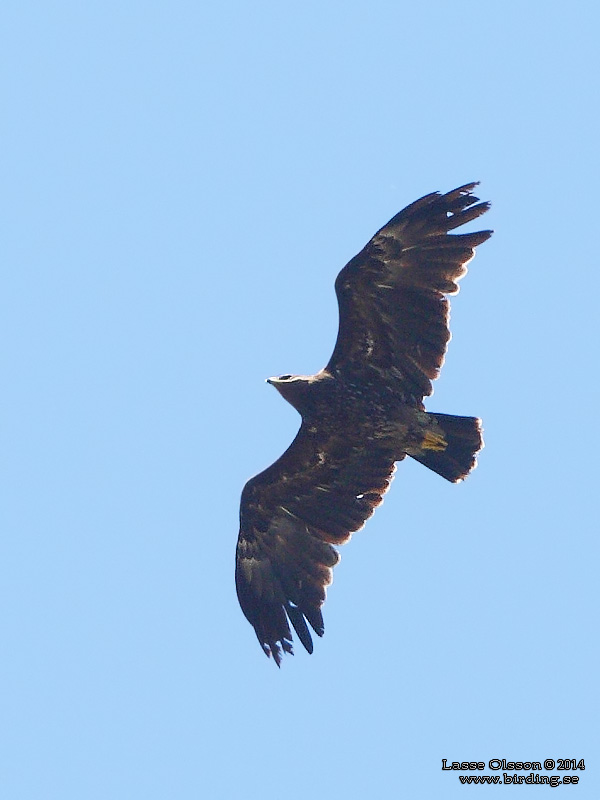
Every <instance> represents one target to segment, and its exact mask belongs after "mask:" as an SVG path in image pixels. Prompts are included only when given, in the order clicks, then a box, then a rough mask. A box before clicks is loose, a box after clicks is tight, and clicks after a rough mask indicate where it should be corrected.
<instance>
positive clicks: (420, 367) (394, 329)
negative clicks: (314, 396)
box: [326, 183, 492, 401]
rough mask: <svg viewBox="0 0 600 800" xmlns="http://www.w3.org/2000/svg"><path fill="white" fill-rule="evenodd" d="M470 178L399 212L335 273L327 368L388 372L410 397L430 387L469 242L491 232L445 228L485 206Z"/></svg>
mask: <svg viewBox="0 0 600 800" xmlns="http://www.w3.org/2000/svg"><path fill="white" fill-rule="evenodd" d="M475 186H477V183H469V184H466V185H465V186H461V187H459V188H458V189H454V190H453V191H451V192H448V193H447V194H443V195H441V194H439V193H438V192H434V193H432V194H428V195H426V196H425V197H422V198H421V199H420V200H417V201H416V202H414V203H411V205H409V206H407V207H406V208H405V209H404V210H403V211H400V213H398V214H396V216H395V217H393V219H391V220H390V221H389V222H388V224H387V225H385V226H384V227H383V228H381V230H380V231H378V233H376V234H375V236H374V237H373V238H372V239H371V241H370V242H369V243H368V244H367V246H366V247H365V248H364V249H363V250H361V252H360V253H359V254H358V255H357V256H355V257H354V258H353V259H352V260H351V261H350V262H349V263H348V264H347V265H346V266H345V267H344V269H343V270H342V271H341V272H340V274H339V275H338V277H337V280H336V282H335V290H336V294H337V298H338V304H339V311H340V323H339V331H338V337H337V341H336V344H335V349H334V351H333V355H332V356H331V359H330V361H329V363H328V365H327V367H326V369H327V370H328V371H329V372H337V373H338V374H342V373H346V374H349V373H355V374H363V373H364V370H365V369H367V370H369V369H374V370H377V371H379V372H380V373H381V372H383V373H385V378H386V380H387V381H389V382H392V383H394V384H395V388H396V389H399V390H400V391H402V392H403V393H404V394H405V395H407V399H408V398H412V399H414V400H416V401H420V400H421V399H422V398H423V397H424V396H426V395H430V394H431V392H432V391H433V389H432V386H431V381H432V380H434V379H435V378H437V377H438V375H439V371H440V368H441V366H442V364H443V362H444V355H445V353H446V347H447V344H448V341H449V339H450V331H449V328H448V320H449V308H450V304H449V302H448V300H447V299H446V297H445V296H444V295H447V294H455V293H456V292H457V291H458V285H457V283H456V282H457V281H458V280H459V279H460V278H462V276H463V275H464V274H465V273H466V271H467V269H466V265H467V263H468V262H469V261H470V260H471V259H472V258H473V256H474V254H475V251H474V248H475V247H476V246H477V245H479V244H481V243H482V242H485V240H486V239H488V238H489V237H490V236H491V235H492V231H479V232H477V233H464V234H450V233H449V232H450V231H451V230H453V229H454V228H458V227H459V226H460V225H464V224H465V223H466V222H470V221H471V220H473V219H476V218H477V217H479V216H480V215H481V214H483V213H484V212H485V211H487V210H488V208H489V203H480V202H479V198H478V197H475V196H474V195H473V194H472V193H471V192H472V190H473V189H474V188H475Z"/></svg>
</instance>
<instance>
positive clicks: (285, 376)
mask: <svg viewBox="0 0 600 800" xmlns="http://www.w3.org/2000/svg"><path fill="white" fill-rule="evenodd" d="M291 377H292V376H291V375H280V376H279V378H278V380H280V381H289V379H290V378H291Z"/></svg>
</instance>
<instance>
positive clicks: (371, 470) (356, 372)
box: [235, 183, 492, 665]
mask: <svg viewBox="0 0 600 800" xmlns="http://www.w3.org/2000/svg"><path fill="white" fill-rule="evenodd" d="M476 185H477V184H476V183H470V184H467V185H466V186H461V187H460V188H458V189H455V190H454V191H452V192H448V193H447V194H444V195H440V194H439V193H438V192H434V193H433V194H428V195H426V196H425V197H422V198H421V199H420V200H417V201H416V202H415V203H412V204H411V205H409V206H407V207H406V208H405V209H404V210H403V211H401V212H400V213H399V214H396V216H395V217H394V218H393V219H391V220H390V221H389V222H388V224H387V225H385V226H384V227H383V228H382V229H381V230H380V231H379V232H378V233H376V234H375V236H374V237H373V238H372V239H371V241H370V242H369V243H368V244H367V246H366V247H365V248H364V249H363V250H362V251H361V252H360V253H359V254H358V255H357V256H355V257H354V258H353V259H352V260H351V261H350V262H349V263H348V264H347V265H346V266H345V267H344V269H343V270H342V271H341V272H340V274H339V275H338V277H337V280H336V282H335V290H336V293H337V298H338V304H339V311H340V324H339V332H338V337H337V341H336V345H335V348H334V351H333V355H332V356H331V359H330V361H329V363H328V364H327V366H326V367H325V368H324V369H323V370H321V372H319V373H317V374H316V375H311V376H298V375H295V376H293V375H284V376H281V377H280V378H271V379H270V380H269V383H271V384H272V385H274V386H275V388H276V389H278V391H279V392H280V393H281V394H282V395H283V397H284V398H285V399H286V400H288V402H290V403H291V404H292V405H293V406H294V407H295V408H296V409H297V410H298V411H299V412H300V414H301V415H302V425H301V427H300V430H299V432H298V434H297V436H296V438H295V439H294V441H293V443H292V444H291V445H290V447H289V448H288V449H287V450H286V452H285V453H284V454H283V455H282V456H281V458H279V459H278V460H277V461H276V462H275V463H274V464H272V465H271V466H270V467H269V468H268V469H266V470H265V471H264V472H261V473H260V475H257V476H256V477H254V478H252V479H251V480H250V481H248V483H247V484H246V486H245V487H244V491H243V493H242V502H241V509H240V534H239V539H238V545H237V557H236V572H235V576H236V587H237V593H238V598H239V601H240V605H241V607H242V611H243V612H244V614H245V616H246V618H247V619H248V621H249V622H250V624H251V625H253V627H254V630H255V632H256V635H257V637H258V641H259V642H260V644H261V646H262V648H263V650H264V652H265V653H266V654H267V655H268V656H270V655H272V656H273V658H274V659H275V661H276V663H277V665H279V664H280V662H281V657H282V651H283V652H286V653H291V652H292V635H291V631H290V625H289V623H290V622H291V624H292V626H293V628H294V629H295V631H296V634H297V635H298V638H299V639H300V641H301V642H302V644H303V645H304V647H305V648H306V649H307V650H308V652H309V653H312V649H313V644H312V638H311V634H310V631H309V627H308V626H309V625H310V627H311V628H312V629H313V630H314V631H315V632H316V633H317V634H318V635H319V636H322V635H323V631H324V628H323V617H322V614H321V606H322V604H323V602H324V600H325V592H326V587H327V586H328V585H329V584H330V583H331V580H332V569H333V567H334V566H335V564H336V563H337V562H338V560H339V555H338V553H337V551H336V549H335V547H334V546H333V545H340V544H344V542H347V541H348V539H349V538H350V536H351V534H352V533H353V532H354V531H357V530H358V529H359V528H361V527H362V526H363V525H364V523H365V521H366V520H367V519H368V518H369V517H370V516H371V514H372V513H373V511H374V509H375V508H376V507H377V506H378V505H379V504H380V503H381V501H382V499H383V495H384V494H385V492H386V491H387V490H388V488H389V485H390V482H391V480H392V476H393V473H394V470H395V462H396V461H401V460H402V459H403V458H405V456H406V455H410V456H412V457H413V458H415V459H416V460H417V461H420V462H421V463H423V464H425V466H427V467H429V468H430V469H432V470H434V471H435V472H437V473H438V474H440V475H442V476H443V477H444V478H447V479H448V480H450V481H453V482H457V481H460V480H462V479H463V478H464V477H466V475H467V474H468V473H469V472H470V471H471V470H472V469H473V467H474V466H475V464H476V460H475V457H476V454H477V452H478V451H479V450H480V449H481V447H482V446H483V442H482V439H481V425H480V421H479V420H478V419H475V418H473V417H455V416H449V415H445V414H431V413H427V412H426V411H425V409H424V406H423V402H422V401H423V398H424V397H426V396H428V395H430V394H431V392H432V386H431V381H432V380H434V379H435V378H437V377H438V375H439V372H440V368H441V366H442V364H443V361H444V355H445V352H446V346H447V343H448V340H449V339H450V331H449V329H448V319H449V303H448V300H447V299H446V297H445V295H449V294H455V293H456V292H457V291H458V285H457V281H458V280H459V279H460V278H461V277H462V276H463V275H464V274H465V272H466V264H467V263H468V261H470V260H471V258H472V257H473V255H474V249H475V247H476V246H477V245H479V244H481V243H482V242H485V240H486V239H488V238H489V237H490V236H491V233H492V232H491V231H479V232H477V233H465V234H451V233H450V231H452V230H453V229H454V228H457V227H459V226H460V225H464V224H465V223H466V222H470V221H471V220H474V219H476V218H477V217H479V216H480V215H481V214H483V213H484V212H485V211H487V209H488V208H489V204H488V203H480V202H479V198H477V197H474V196H473V194H472V190H473V189H474V188H475V186H476ZM307 623H308V624H307Z"/></svg>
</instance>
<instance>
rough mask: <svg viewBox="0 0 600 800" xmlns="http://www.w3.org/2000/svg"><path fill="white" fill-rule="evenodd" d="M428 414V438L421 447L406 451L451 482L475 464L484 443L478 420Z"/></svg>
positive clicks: (464, 475) (459, 478)
mask: <svg viewBox="0 0 600 800" xmlns="http://www.w3.org/2000/svg"><path fill="white" fill-rule="evenodd" d="M427 416H428V417H429V418H431V420H432V421H433V423H434V424H433V425H432V435H431V437H430V438H429V439H428V436H427V435H426V437H425V439H424V447H423V448H421V449H420V450H418V451H416V450H411V452H410V453H409V455H411V456H412V458H414V459H415V460H416V461H419V462H420V463H421V464H424V465H425V466H426V467H429V469H431V470H433V471H434V472H437V474H438V475H441V476H442V478H446V480H448V481H452V483H458V482H459V481H462V480H464V478H466V477H467V475H468V474H469V472H471V470H473V469H474V468H475V467H476V466H477V458H476V456H477V453H478V452H479V451H480V450H481V448H482V447H483V437H482V435H481V433H482V428H481V420H480V419H477V418H476V417H455V416H453V415H451V414H431V413H428V414H427ZM440 437H441V438H440ZM434 442H435V444H434Z"/></svg>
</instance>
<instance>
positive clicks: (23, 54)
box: [0, 0, 600, 800]
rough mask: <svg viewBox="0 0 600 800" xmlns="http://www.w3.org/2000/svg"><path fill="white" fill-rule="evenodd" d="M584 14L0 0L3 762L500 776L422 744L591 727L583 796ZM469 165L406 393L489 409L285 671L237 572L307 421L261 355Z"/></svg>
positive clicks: (285, 791) (304, 329) (310, 367)
mask: <svg viewBox="0 0 600 800" xmlns="http://www.w3.org/2000/svg"><path fill="white" fill-rule="evenodd" d="M599 26H600V11H598V5H597V3H593V2H574V3H570V4H566V3H556V2H540V1H539V0H534V2H529V3H527V2H510V1H508V2H507V0H504V1H503V2H469V1H467V2H461V3H448V2H436V1H435V0H434V1H433V2H428V3H403V2H383V1H382V0H371V1H370V2H337V0H335V1H334V2H311V1H310V0H309V2H304V3H300V4H298V3H291V4H290V3H281V2H253V3H244V2H202V3H199V2H181V1H180V0H172V1H171V2H169V3H167V2H143V3H142V2H125V3H123V2H118V3H117V2H112V0H108V1H107V0H104V1H103V2H101V3H100V2H96V0H88V2H84V3H76V2H63V1H62V0H57V2H52V3H34V2H27V0H25V2H14V1H13V0H5V2H4V3H3V5H2V10H1V11H0V36H1V39H2V41H1V47H0V59H1V63H2V84H3V85H2V97H3V100H2V111H3V114H2V122H1V132H2V179H1V183H2V193H1V202H2V209H1V220H2V223H1V225H2V231H3V233H2V237H1V241H2V244H1V248H2V264H3V279H2V286H1V288H0V304H1V309H0V327H1V330H0V342H1V344H0V347H1V348H2V361H1V364H2V366H1V372H2V387H3V388H2V393H1V401H0V407H1V414H0V418H1V427H2V442H1V445H0V450H1V454H2V455H1V460H0V462H1V465H2V471H3V475H2V477H1V483H0V485H1V487H2V488H1V490H0V491H1V492H2V496H3V499H2V512H1V513H2V519H3V522H2V552H1V554H0V572H1V575H0V578H1V583H0V586H1V592H2V598H0V609H1V611H0V641H1V642H2V650H3V656H2V659H1V666H0V672H1V678H0V686H1V693H2V714H1V717H2V723H1V725H0V731H1V735H2V737H3V738H4V741H3V742H0V788H1V792H0V793H1V795H2V797H4V798H7V800H9V799H10V800H55V799H56V800H96V799H98V800H130V799H131V798H135V799H136V800H137V798H140V799H142V800H163V799H164V798H177V800H195V798H200V797H207V798H211V799H214V800H221V799H223V800H238V798H244V800H255V798H259V797H260V798H263V797H265V796H271V797H286V798H290V800H299V799H300V798H302V800H304V798H306V797H332V798H344V800H354V799H355V798H364V797H367V796H369V797H374V798H402V797H407V798H416V799H417V800H420V798H425V799H426V800H428V799H429V798H436V799H437V798H463V797H466V796H467V794H469V792H471V793H472V792H476V793H478V796H483V794H484V793H486V792H487V791H488V790H486V789H484V788H483V787H478V788H469V787H465V786H462V785H461V784H460V782H459V780H458V778H457V776H456V774H450V773H448V772H442V770H441V763H442V761H441V760H442V758H446V759H448V760H449V761H453V760H458V761H463V760H483V761H485V762H487V761H489V760H490V759H493V758H506V759H507V760H514V761H516V760H521V761H525V760H533V761H541V762H543V761H544V760H545V759H547V758H554V759H557V758H577V759H581V758H584V759H585V760H586V766H587V769H586V770H585V771H584V772H580V773H577V774H579V776H580V783H579V786H577V787H573V788H572V789H571V787H566V786H565V787H561V788H560V792H561V796H562V794H564V793H566V792H569V790H570V791H572V793H573V797H576V798H577V800H584V798H585V799H586V800H587V799H588V798H597V797H600V777H599V774H600V773H599V769H600V766H599V763H598V755H599V753H600V747H599V737H598V714H599V708H598V663H599V658H598V646H597V642H598V605H599V604H598V578H597V575H598V544H597V541H598V522H597V516H598V513H597V503H598V463H599V460H598V452H599V446H600V441H599V427H598V413H599V410H598V380H597V347H598V281H599V278H598V276H599V266H598V222H597V219H598V213H599V210H598V205H599V201H598V185H599V177H600V176H599V169H598V167H599V164H598V143H599V141H600V130H599V128H600V126H599V119H598V75H599V74H600V63H599V58H598V30H599ZM471 180H480V181H481V187H480V193H481V196H482V197H483V198H484V199H489V200H491V201H492V202H493V208H492V211H491V212H490V213H489V214H488V215H487V218H486V220H485V226H491V227H493V228H494V229H495V231H496V234H495V236H494V237H493V238H492V240H491V241H490V242H488V243H486V244H485V245H483V246H482V247H481V248H480V250H479V253H478V256H477V258H476V259H475V261H474V262H473V263H472V265H471V269H470V271H469V274H468V276H467V277H466V278H465V279H464V280H463V282H462V284H461V287H462V288H461V293H460V295H459V296H458V297H457V298H456V300H455V301H454V304H453V316H452V331H453V341H452V343H451V347H450V352H449V356H448V358H447V361H446V365H445V368H444V370H443V372H442V376H441V379H440V380H439V381H438V382H437V384H436V391H435V394H434V396H433V397H432V398H430V400H429V402H428V408H429V409H430V410H433V411H442V412H446V413H457V414H473V415H478V416H481V417H482V418H483V421H484V426H485V438H486V448H485V450H484V451H483V453H482V455H481V458H480V461H479V468H478V469H477V470H476V472H475V473H474V474H473V475H472V476H471V477H470V478H469V479H468V480H467V481H466V482H465V483H463V484H461V485H459V486H453V485H451V484H448V483H447V482H445V481H444V480H443V479H441V478H440V477H438V476H437V475H435V474H433V473H430V472H428V471H427V470H426V469H424V468H423V467H422V466H420V465H419V464H417V463H415V462H412V463H407V462H405V463H403V464H402V465H400V468H399V469H398V472H397V475H396V479H395V481H394V484H393V486H392V490H391V491H390V493H389V494H388V495H387V497H386V501H385V503H384V504H383V506H382V507H381V508H380V509H379V510H378V512H377V514H376V515H375V516H374V517H373V519H372V520H371V521H370V522H369V523H368V525H367V527H366V528H365V529H364V530H363V531H361V532H360V533H358V534H356V535H355V537H354V538H353V540H352V542H351V543H350V544H349V545H348V546H346V547H345V548H343V551H342V561H341V564H340V565H339V566H338V567H337V568H336V571H335V579H334V584H333V586H332V587H331V588H330V590H329V596H328V600H327V604H326V606H325V624H326V634H325V637H324V638H323V639H322V640H318V641H317V642H316V646H315V653H314V654H313V655H312V656H308V655H307V654H306V653H304V652H303V651H302V650H301V648H298V647H297V648H296V651H297V652H296V656H295V657H294V658H287V659H286V660H285V662H284V664H283V666H282V668H281V670H277V669H276V668H275V666H274V665H273V662H269V661H268V660H267V659H266V658H265V657H264V655H263V654H262V652H261V650H260V648H259V646H258V643H257V641H256V639H255V637H254V632H253V631H252V629H251V628H250V626H249V625H248V624H247V622H246V621H245V619H244V618H243V616H242V614H241V612H240V610H239V607H238V604H237V599H236V596H235V589H234V582H233V567H234V550H235V542H236V537H237V526H238V520H237V516H238V504H239V496H240V491H241V489H242V486H243V484H244V483H245V481H246V480H247V479H248V478H249V477H250V476H251V475H253V474H255V473H256V472H258V471H260V470H261V469H263V468H264V467H266V466H267V465H268V464H270V463H271V462H272V461H273V460H274V459H275V458H276V457H277V456H278V455H280V454H281V452H282V451H283V449H284V448H285V447H287V445H288V444H289V442H290V441H291V439H292V437H293V436H294V434H295V431H296V429H297V426H298V422H299V418H298V417H297V415H296V414H295V412H294V411H293V409H292V408H291V407H290V406H288V405H287V404H286V403H285V402H283V400H282V399H281V398H280V397H279V396H278V395H277V393H276V392H275V391H274V390H273V389H272V388H271V387H269V386H268V385H266V384H265V383H264V379H265V378H266V377H267V376H269V375H273V374H280V373H282V372H297V373H305V372H313V371H316V370H318V369H320V368H321V367H322V366H323V364H324V363H325V362H326V361H327V359H328V358H329V355H330V352H331V349H332V347H333V342H334V339H335V333H336V328H337V307H336V302H335V296H334V291H333V283H334V280H335V276H336V275H337V273H338V271H339V270H340V269H341V267H342V266H343V265H344V264H345V262H346V261H347V260H348V259H349V258H350V257H352V256H353V255H354V254H355V253H356V252H357V251H358V250H359V249H360V248H361V247H362V246H363V245H364V244H365V243H366V241H367V240H368V239H369V238H370V237H371V236H372V234H373V233H374V232H375V230H376V229H377V228H379V227H380V226H381V225H382V224H383V223H385V222H386V221H387V220H388V219H389V218H390V217H391V216H392V215H393V214H394V213H396V212H397V211H398V210H399V209H400V208H402V207H403V206H405V205H406V204H407V203H409V202H411V201H412V200H414V199H416V198H417V197H419V196H421V195H423V194H425V193H426V192H430V191H433V190H436V189H439V190H443V191H447V190H449V189H452V188H454V187H455V186H457V185H460V184H462V183H465V182H467V181H471ZM485 774H493V773H491V772H490V770H488V769H486V772H485ZM500 774H501V773H500ZM541 774H558V773H557V772H556V770H555V771H554V772H552V773H547V772H544V770H542V772H541ZM494 791H496V792H500V794H501V795H502V797H504V796H507V797H510V796H512V793H514V794H515V796H518V797H520V798H523V797H525V795H527V796H528V797H529V796H530V794H529V792H531V791H532V790H531V788H528V787H525V786H519V787H512V786H504V787H503V788H502V790H500V789H496V790H494ZM539 791H540V792H541V791H542V790H541V789H540V790H539ZM486 796H487V794H486ZM498 796H500V795H498ZM536 796H537V795H536ZM540 796H541V795H540Z"/></svg>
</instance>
